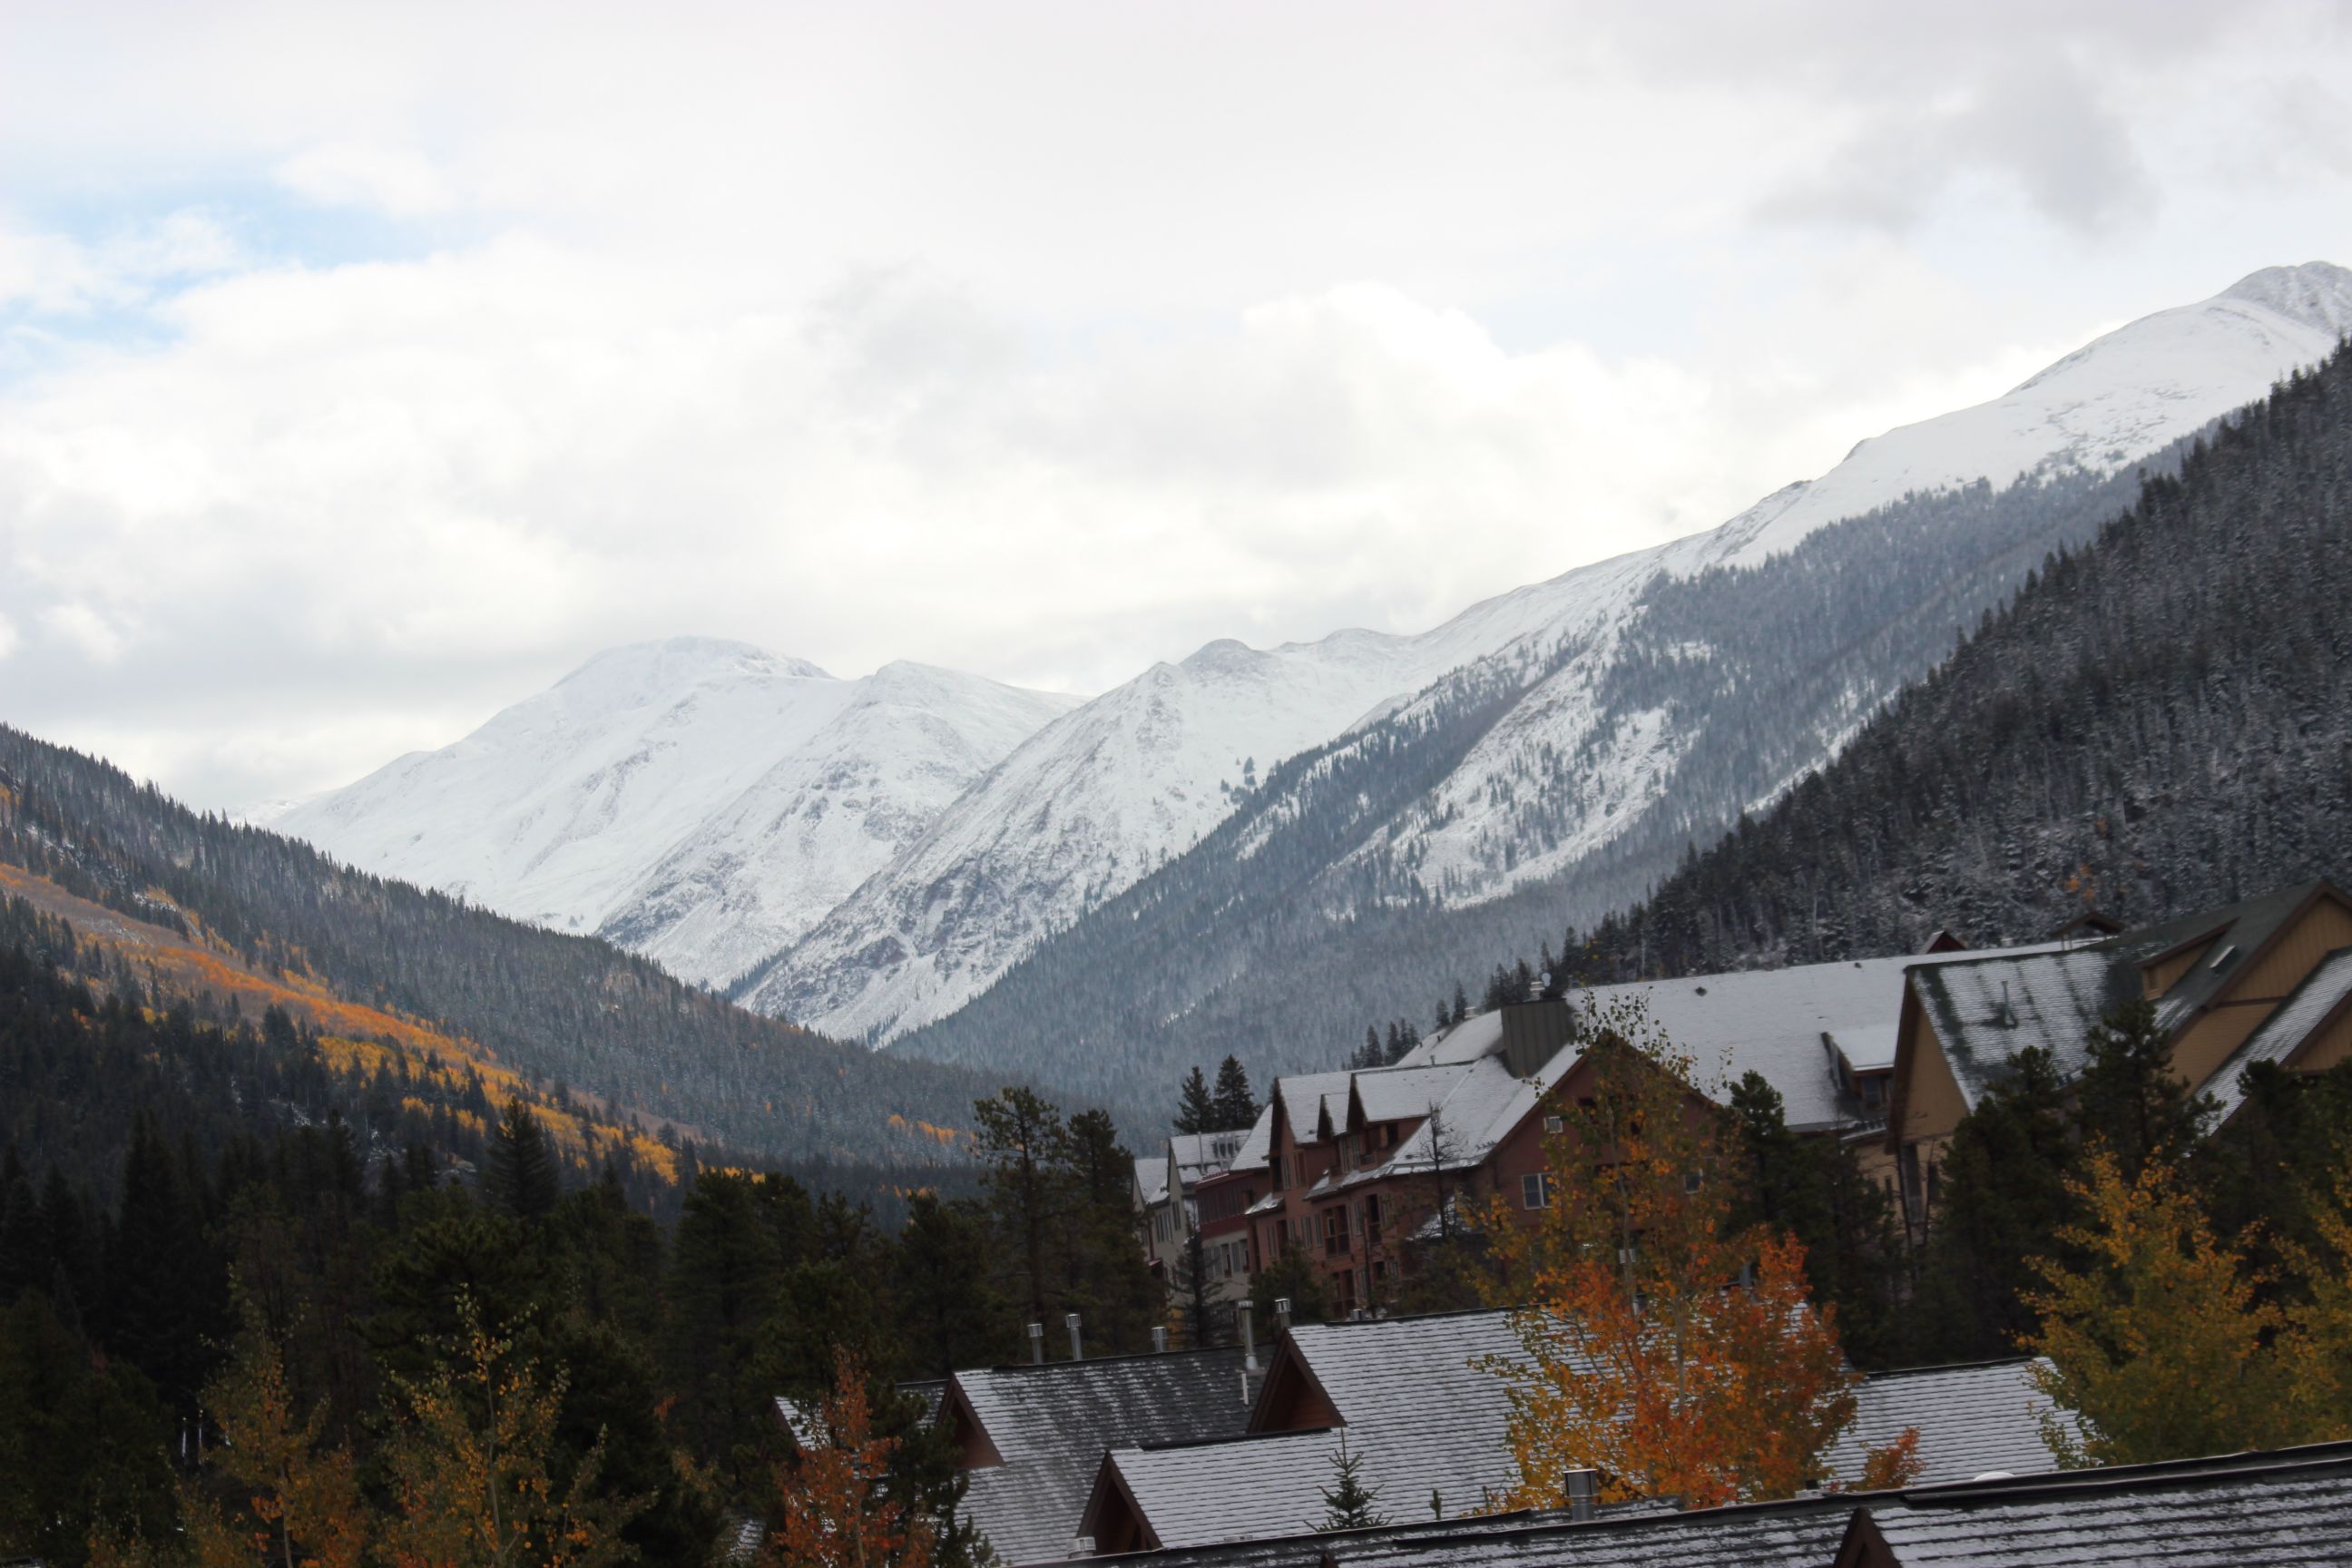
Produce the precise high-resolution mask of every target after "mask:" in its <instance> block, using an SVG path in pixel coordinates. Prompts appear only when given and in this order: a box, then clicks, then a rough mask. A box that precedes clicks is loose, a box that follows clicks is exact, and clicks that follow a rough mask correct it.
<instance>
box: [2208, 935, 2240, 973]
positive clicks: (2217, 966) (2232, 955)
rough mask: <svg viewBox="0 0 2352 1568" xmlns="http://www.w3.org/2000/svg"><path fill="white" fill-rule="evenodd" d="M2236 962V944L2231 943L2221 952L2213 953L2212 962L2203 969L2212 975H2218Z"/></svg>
mask: <svg viewBox="0 0 2352 1568" xmlns="http://www.w3.org/2000/svg"><path fill="white" fill-rule="evenodd" d="M2237 962H2238V944H2237V943H2236V942H2231V944H2230V945H2229V946H2227V947H2225V948H2223V949H2222V950H2221V952H2217V953H2215V954H2214V955H2213V962H2212V963H2209V964H2207V965H2206V966H2205V967H2206V968H2208V969H2210V970H2211V971H2212V972H2213V973H2216V974H2219V973H2221V971H2223V970H2225V969H2227V968H2229V967H2230V965H2231V964H2233V963H2237Z"/></svg>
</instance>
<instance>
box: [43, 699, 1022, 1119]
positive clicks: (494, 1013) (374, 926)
mask: <svg viewBox="0 0 2352 1568" xmlns="http://www.w3.org/2000/svg"><path fill="white" fill-rule="evenodd" d="M0 865H11V866H16V867H20V868H24V870H25V871H26V872H29V873H30V874H32V875H33V876H34V877H37V878H39V879H45V880H46V881H47V882H49V883H52V884H55V885H57V886H58V887H60V888H62V889H65V890H66V891H68V893H71V894H74V895H77V896H79V897H80V898H83V899H87V900H92V901H94V902H95V903H98V904H100V905H103V906H105V907H106V908H108V909H110V910H119V911H121V912H122V913H124V914H126V915H128V916H131V917H133V918H135V919H138V920H141V921H151V922H157V923H160V924H162V925H164V926H166V927H169V928H172V929H173V930H176V931H181V932H183V933H189V934H193V935H194V936H195V937H196V938H197V939H198V940H199V941H201V942H205V943H207V944H210V945H212V946H215V947H216V948H217V949H218V950H219V951H220V952H223V953H224V954H226V955H229V956H232V957H234V958H235V959H236V961H237V962H238V963H241V964H243V965H246V966H247V967H249V968H251V969H252V970H254V971H256V972H257V973H262V974H266V975H277V976H283V977H287V978H288V979H289V980H291V981H294V982H299V984H305V985H310V986H315V987H323V988H325V989H326V990H327V991H328V992H331V994H334V995H337V996H340V997H341V998H342V999H344V1000H346V1001H349V1002H352V1003H356V1004H362V1005H368V1006H373V1007H377V1008H382V1009H385V1010H388V1011H390V1012H393V1013H395V1014H398V1015H403V1016H407V1017H409V1018H413V1019H415V1020H418V1021H420V1022H421V1023H424V1024H426V1025H429V1026H434V1027H436V1028H437V1029H440V1030H442V1031H444V1032H446V1034H448V1035H449V1036H451V1037H456V1038H458V1039H462V1040H464V1041H467V1042H469V1043H470V1045H471V1046H473V1047H478V1049H480V1050H481V1051H482V1052H484V1053H485V1055H486V1058H487V1059H488V1060H492V1061H495V1062H497V1063H499V1064H502V1065H503V1066H504V1067H505V1068H509V1069H511V1070H512V1071H514V1072H516V1073H520V1074H521V1075H524V1077H526V1078H527V1079H530V1080H533V1081H534V1082H537V1083H539V1084H541V1085H542V1086H546V1087H549V1088H552V1087H554V1086H556V1085H559V1084H560V1085H566V1086H569V1087H570V1088H572V1089H580V1090H584V1091H587V1092H589V1093H591V1094H593V1095H594V1096H596V1097H598V1098H599V1099H600V1100H604V1101H606V1102H608V1103H609V1104H611V1105H612V1106H613V1107H614V1108H615V1110H617V1111H621V1112H625V1113H634V1114H635V1116H637V1117H638V1118H640V1119H642V1120H643V1121H645V1122H646V1124H647V1125H649V1126H650V1125H652V1124H655V1123H657V1122H661V1121H669V1122H674V1123H676V1124H677V1127H678V1129H679V1131H681V1133H682V1134H683V1135H684V1136H687V1137H689V1138H697V1139H700V1140H703V1141H705V1142H715V1143H718V1144H720V1145H723V1146H725V1147H727V1148H730V1149H733V1150H737V1151H740V1152H744V1153H747V1154H751V1155H756V1156H761V1157H762V1158H767V1159H779V1158H802V1159H840V1160H849V1161H856V1162H876V1163H887V1164H894V1165H916V1164H921V1163H929V1162H933V1161H936V1160H938V1159H940V1158H941V1157H942V1148H941V1143H940V1139H939V1138H938V1136H936V1135H935V1133H934V1131H929V1130H932V1129H952V1128H961V1127H965V1126H967V1125H968V1124H969V1121H970V1110H971V1103H972V1101H973V1100H975V1099H977V1098H978V1097H979V1096H980V1095H982V1094H983V1093H986V1092H989V1091H990V1090H991V1089H993V1088H995V1087H997V1086H996V1085H994V1084H986V1085H983V1084H982V1083H981V1082H980V1081H979V1080H977V1079H973V1078H972V1077H971V1076H970V1075H968V1074H966V1073H963V1072H961V1071H957V1070H954V1069H950V1068H940V1067H937V1066H934V1065H931V1064H928V1063H922V1062H909V1061H901V1060H898V1059H896V1058H877V1057H876V1056H874V1055H873V1054H872V1053H869V1052H866V1051H864V1050H860V1049H856V1048H855V1047H845V1046H840V1045H836V1044H835V1043H834V1042H832V1041H829V1040H825V1039H824V1038H822V1037H817V1036H814V1035H811V1034H809V1033H807V1032H806V1031H803V1030H801V1029H797V1028H794V1027H793V1026H790V1025H788V1024H784V1023H782V1022H779V1021H776V1020H772V1019H767V1018H761V1017H757V1016H753V1015H751V1014H749V1013H746V1012H743V1011H742V1010H740V1009H739V1008H737V1007H734V1006H732V1005H729V1004H727V1003H724V1002H721V1001H719V1000H718V999H717V998H715V997H712V996H710V995H709V994H706V993H703V992H700V991H698V990H696V989H694V988H693V987H691V986H688V985H686V984H682V983H681V982H679V981H678V980H677V979H675V978H674V977H672V976H671V975H669V974H667V973H664V972H663V971H662V970H661V969H660V968H658V967H657V966H656V965H655V964H654V963H650V962H648V961H646V960H644V959H639V958H634V957H631V956H630V955H628V954H626V953H624V952H620V951H619V950H617V949H615V948H614V947H612V946H610V945H609V944H607V943H605V942H599V941H596V940H593V939H591V938H584V937H574V936H563V935H558V934H556V933H554V932H551V931H543V930H540V929H538V928H535V927H531V926H527V925H523V924H521V923H520V922H517V921H510V920H507V919H504V918H502V917H499V916H497V915H492V914H489V913H488V912H486V911H484V910H478V909H475V908H471V907H469V906H467V904H465V903H463V902H462V901H459V900H453V899H450V898H447V897H446V896H443V895H441V894H437V893H428V892H423V891H420V890H418V889H415V888H411V887H409V886H407V885H405V884H404V883H400V882H394V881H387V880H383V879H379V878H375V877H371V876H367V875H364V874H362V873H359V872H355V871H352V870H351V869H349V868H344V867H341V866H339V865H337V864H335V863H334V862H333V861H331V860H330V859H328V858H325V857H324V856H321V855H320V854H318V853H317V852H316V851H314V850H311V849H310V848H309V847H305V846H303V845H299V844H296V843H294V842H292V841H290V840H288V839H285V838H282V837H278V836H277V835H275V834H271V833H268V832H265V831H262V830H260V829H257V828H251V827H244V826H236V825H233V824H231V823H228V822H226V821H223V820H220V819H218V818H216V817H211V816H196V815H195V814H194V813H192V812H189V811H188V810H186V809H185V808H184V807H182V806H180V805H177V804H176V803H174V802H173V801H172V800H171V799H169V798H168V797H166V796H164V795H162V794H161V793H159V792H158V791H156V790H154V789H152V788H151V787H147V786H142V785H141V784H136V783H134V782H133V781H132V780H131V779H130V778H129V777H128V776H127V775H125V774H124V773H121V771H120V770H118V769H115V768H113V767H110V766H109V765H107V764H106V763H100V762H98V761H95V760H93V759H91V758H88V757H85V756H82V755H80V754H79V753H77V752H70V751H67V750H65V749H63V748H60V747H56V746H51V745H47V744H45V743H44V742H39V741H37V740H35V739H33V738H32V737H30V736H27V735H25V734H22V733H20V732H18V731H14V730H11V729H7V728H5V727H0Z"/></svg>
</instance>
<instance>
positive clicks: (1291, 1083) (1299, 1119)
mask: <svg viewBox="0 0 2352 1568" xmlns="http://www.w3.org/2000/svg"><path fill="white" fill-rule="evenodd" d="M1348 1079H1349V1074H1347V1073H1344V1072H1303V1073H1294V1074H1292V1075H1291V1076H1290V1077H1288V1078H1278V1079H1275V1080H1274V1098H1273V1100H1271V1101H1269V1102H1268V1103H1269V1104H1270V1105H1279V1106H1281V1107H1282V1110H1283V1116H1284V1119H1285V1121H1286V1124H1287V1126H1288V1128H1289V1131H1290V1142H1291V1143H1292V1144H1293V1145H1294V1146H1295V1145H1297V1144H1300V1143H1312V1142H1315V1139H1316V1135H1317V1134H1316V1128H1317V1126H1318V1123H1319V1122H1320V1121H1321V1120H1322V1116H1323V1099H1324V1097H1325V1096H1326V1095H1332V1094H1336V1095H1339V1096H1340V1097H1341V1102H1342V1104H1343V1105H1344V1104H1345V1100H1346V1096H1347V1093H1348Z"/></svg>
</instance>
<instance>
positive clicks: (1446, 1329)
mask: <svg viewBox="0 0 2352 1568" xmlns="http://www.w3.org/2000/svg"><path fill="white" fill-rule="evenodd" d="M1289 1350H1290V1352H1291V1353H1292V1354H1294V1355H1296V1356H1297V1357H1298V1358H1299V1359H1300V1360H1301V1361H1302V1362H1303V1363H1305V1364H1306V1366H1307V1370H1308V1371H1309V1372H1310V1373H1312V1374H1313V1376H1314V1379H1315V1382H1316V1384H1318V1386H1320V1388H1321V1389H1322V1391H1323V1393H1324V1394H1326V1395H1327V1396H1328V1398H1329V1399H1330V1401H1331V1405H1332V1407H1333V1408H1334V1409H1335V1410H1337V1411H1338V1412H1339V1419H1340V1421H1341V1422H1342V1423H1343V1424H1344V1426H1345V1427H1346V1433H1347V1438H1348V1446H1349V1451H1350V1452H1351V1453H1353V1454H1355V1455H1357V1456H1359V1457H1360V1458H1362V1460H1363V1462H1364V1464H1363V1471H1362V1479H1363V1480H1364V1483H1365V1484H1366V1485H1367V1486H1371V1487H1375V1488H1378V1489H1380V1506H1381V1508H1382V1509H1383V1510H1385V1511H1387V1512H1389V1513H1390V1514H1391V1516H1400V1517H1401V1516H1403V1515H1406V1514H1407V1513H1408V1512H1410V1513H1411V1514H1413V1515H1418V1514H1420V1513H1422V1512H1423V1511H1425V1510H1427V1508H1428V1503H1429V1495H1430V1493H1431V1492H1432V1491H1433V1490H1434V1491H1436V1492H1438V1493H1439V1494H1440V1495H1441V1496H1442V1497H1443V1499H1444V1503H1445V1509H1446V1512H1447V1513H1448V1514H1454V1513H1459V1512H1463V1511H1465V1510H1471V1509H1475V1508H1477V1507H1479V1506H1481V1505H1482V1503H1483V1501H1484V1500H1485V1499H1486V1496H1487V1495H1488V1494H1490V1493H1491V1494H1493V1495H1496V1496H1499V1495H1501V1494H1502V1493H1503V1492H1504V1491H1505V1490H1507V1489H1508V1488H1509V1487H1510V1486H1511V1485H1512V1484H1513V1483H1514V1482H1515V1481H1516V1480H1517V1469H1516V1467H1515V1465H1514V1464H1513V1461H1512V1459H1511V1457H1510V1454H1509V1451H1508V1449H1507V1448H1506V1447H1505V1446H1504V1437H1503V1434H1504V1429H1505V1423H1506V1421H1507V1416H1508V1414H1509V1401H1508V1397H1507V1385H1506V1384H1505V1382H1504V1380H1503V1379H1502V1378H1500V1377H1498V1376H1496V1374H1494V1373H1489V1372H1485V1371H1481V1370H1479V1369H1478V1368H1477V1367H1476V1365H1475V1363H1476V1362H1477V1361H1479V1360H1480V1359H1481V1358H1483V1357H1486V1356H1490V1355H1500V1356H1517V1354H1519V1353H1520V1352H1519V1344H1518V1341H1517V1338H1516V1337H1515V1336H1514V1335H1513V1334H1512V1332H1511V1330H1510V1326H1509V1322H1508V1321H1507V1314H1505V1313H1503V1312H1499V1311H1484V1312H1454V1313H1441V1314H1436V1315H1433V1316H1428V1317H1413V1318H1389V1319H1379V1320H1373V1321H1359V1322H1345V1323H1302V1324H1299V1325H1297V1327H1295V1328H1293V1329H1292V1330H1291V1331H1290V1339H1289ZM2030 1364H2031V1363H2028V1362H2024V1361H2015V1362H1998V1363H1984V1364H1979V1365H1969V1366H1956V1367H1932V1368H1924V1369H1920V1370H1917V1371H1912V1372H1902V1373H1886V1374H1885V1375H1883V1376H1880V1377H1875V1378H1872V1379H1869V1380H1868V1381H1866V1382H1865V1383H1864V1384H1863V1386H1862V1388H1861V1390H1860V1391H1859V1392H1858V1394H1857V1395H1856V1405H1857V1409H1856V1412H1855V1420H1854V1426H1853V1429H1852V1431H1851V1432H1850V1433H1849V1434H1848V1436H1846V1438H1845V1439H1844V1440H1843V1441H1841V1442H1840V1443H1839V1444H1838V1445H1837V1446H1836V1447H1833V1448H1832V1450H1831V1453H1830V1455H1829V1461H1830V1464H1831V1467H1832V1472H1833V1473H1834V1474H1835V1475H1837V1476H1839V1477H1842V1478H1843V1479H1845V1480H1846V1481H1847V1482H1849V1483H1851V1482H1852V1481H1853V1480H1856V1479H1859V1478H1860V1476H1861V1473H1862V1465H1863V1458H1864V1450H1865V1449H1867V1448H1870V1447H1878V1446H1880V1445H1883V1444H1885V1443H1887V1442H1890V1441H1892V1440H1893V1439H1894V1438H1895V1437H1896V1436H1900V1435H1901V1433H1902V1431H1903V1429H1904V1428H1905V1427H1906V1426H1916V1427H1918V1428H1919V1433H1920V1444H1919V1453H1920V1458H1921V1459H1922V1460H1923V1461H1924V1462H1925V1464H1926V1466H1927V1469H1926V1475H1925V1479H1927V1480H1929V1481H1944V1480H1967V1479H1971V1478H1973V1477H1976V1476H1979V1475H1982V1474H1984V1473H1985V1472H1987V1471H1989V1470H2008V1471H2011V1472H2012V1473H2017V1474H2028V1473H2032V1472H2037V1471H2043V1470H2047V1469H2049V1468H2051V1465H2052V1459H2051V1456H2050V1453H2049V1451H2048V1450H2047V1449H2046V1448H2045V1447H2043V1446H2042V1436H2041V1428H2040V1426H2039V1423H2038V1421H2037V1418H2036V1411H2037V1410H2038V1409H2039V1408H2040V1407H2041V1406H2042V1405H2043V1404H2045V1403H2046V1401H2044V1400H2042V1397H2041V1396H2040V1395H2039V1394H2037V1393H2036V1392H2035V1391H2034V1390H2033V1388H2032V1384H2030V1383H2028V1382H2027V1380H2026V1368H2027V1367H2028V1366H2029V1365H2030ZM1269 1444H1275V1445H1278V1447H1267V1446H1266V1445H1269ZM1338 1454H1339V1432H1338V1431H1336V1430H1333V1431H1319V1430H1318V1431H1311V1432H1300V1433H1291V1434H1281V1435H1276V1436H1253V1437H1251V1438H1249V1439H1247V1440H1245V1441H1243V1442H1239V1443H1233V1442H1223V1443H1208V1444H1195V1445H1190V1446H1187V1447H1161V1448H1151V1447H1143V1446H1142V1445H1140V1444H1138V1445H1136V1446H1134V1447H1126V1448H1122V1449H1120V1450H1118V1452H1115V1453H1114V1454H1112V1455H1111V1456H1110V1462H1111V1464H1112V1466H1113V1467H1114V1468H1116V1470H1117V1472H1118V1479H1119V1481H1120V1482H1121V1483H1122V1484H1123V1485H1124V1486H1125V1487H1126V1488H1127V1489H1128V1491H1129V1494H1130V1495H1131V1496H1133V1497H1134V1499H1135V1500H1136V1503H1137V1506H1138V1507H1139V1508H1140V1509H1141V1510H1142V1512H1143V1515H1144V1517H1145V1519H1146V1520H1148V1521H1150V1525H1151V1528H1152V1530H1153V1531H1154V1532H1155V1533H1156V1534H1157V1535H1158V1536H1159V1538H1160V1541H1161V1542H1162V1543H1163V1544H1164V1545H1168V1546H1197V1545H1205V1544H1209V1543H1212V1542H1217V1541H1240V1540H1250V1539H1255V1538H1257V1537H1260V1536H1275V1535H1282V1534H1286V1533H1291V1532H1294V1531H1297V1530H1298V1529H1300V1528H1301V1521H1313V1520H1315V1519H1318V1518H1320V1517H1321V1514H1322V1507H1323V1504H1322V1499H1321V1496H1320V1492H1319V1489H1320V1488H1322V1487H1326V1486H1328V1485H1330V1484H1331V1478H1332V1474H1333V1470H1332V1466H1333V1463H1334V1461H1335V1460H1336V1458H1337V1456H1338ZM1824 1561H1826V1559H1824Z"/></svg>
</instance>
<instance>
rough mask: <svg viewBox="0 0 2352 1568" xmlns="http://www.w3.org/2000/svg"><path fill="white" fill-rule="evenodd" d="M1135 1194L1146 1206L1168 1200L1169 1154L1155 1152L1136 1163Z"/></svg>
mask: <svg viewBox="0 0 2352 1568" xmlns="http://www.w3.org/2000/svg"><path fill="white" fill-rule="evenodd" d="M1135 1195H1136V1197H1137V1199H1138V1200H1139V1202H1141V1204H1142V1205H1143V1206H1144V1207H1145V1208H1150V1207H1151V1206H1152V1205H1154V1204H1158V1203H1162V1202H1164V1201H1166V1199H1167V1196H1168V1156H1167V1155H1166V1154H1164V1153H1163V1154H1153V1155H1150V1157H1148V1158H1145V1159H1141V1160H1138V1161H1137V1162H1136V1163H1135Z"/></svg>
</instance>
